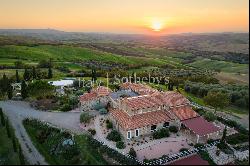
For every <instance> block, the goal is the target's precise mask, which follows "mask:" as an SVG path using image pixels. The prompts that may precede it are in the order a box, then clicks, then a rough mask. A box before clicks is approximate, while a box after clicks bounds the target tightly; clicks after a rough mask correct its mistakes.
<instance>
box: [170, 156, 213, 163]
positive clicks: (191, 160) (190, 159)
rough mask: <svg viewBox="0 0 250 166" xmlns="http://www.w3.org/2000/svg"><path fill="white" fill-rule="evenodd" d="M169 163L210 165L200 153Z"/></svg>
mask: <svg viewBox="0 0 250 166" xmlns="http://www.w3.org/2000/svg"><path fill="white" fill-rule="evenodd" d="M169 165H209V163H208V161H206V160H203V159H202V158H201V157H200V156H199V155H197V154H195V155H193V156H190V157H187V158H184V159H181V160H178V161H175V162H173V163H170V164H169Z"/></svg>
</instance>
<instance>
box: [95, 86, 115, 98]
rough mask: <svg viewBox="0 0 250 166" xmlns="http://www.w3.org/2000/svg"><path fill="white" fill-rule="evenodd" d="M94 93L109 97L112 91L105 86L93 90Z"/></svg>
mask: <svg viewBox="0 0 250 166" xmlns="http://www.w3.org/2000/svg"><path fill="white" fill-rule="evenodd" d="M91 92H92V93H96V94H97V95H98V96H108V95H109V94H110V93H111V92H112V90H111V89H109V88H107V87H105V86H98V87H96V88H94V89H92V90H91Z"/></svg>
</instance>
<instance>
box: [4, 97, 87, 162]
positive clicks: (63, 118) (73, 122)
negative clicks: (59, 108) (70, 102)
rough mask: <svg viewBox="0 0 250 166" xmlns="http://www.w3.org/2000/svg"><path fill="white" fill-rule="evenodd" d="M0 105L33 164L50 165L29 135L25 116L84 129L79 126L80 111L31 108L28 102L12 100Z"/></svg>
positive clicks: (77, 129) (58, 125)
mask: <svg viewBox="0 0 250 166" xmlns="http://www.w3.org/2000/svg"><path fill="white" fill-rule="evenodd" d="M0 107H1V108H2V109H3V112H4V113H5V114H6V115H7V116H8V118H9V120H10V123H11V124H12V126H13V128H14V129H15V134H16V137H17V138H18V140H19V142H20V144H21V147H22V149H23V153H24V155H25V157H26V159H27V160H28V162H29V163H30V164H32V165H40V164H41V165H48V163H46V161H45V159H44V157H43V156H42V155H41V154H40V153H39V152H38V150H37V149H36V148H35V146H34V145H33V143H32V141H31V139H30V137H29V136H28V133H27V132H26V130H25V128H24V126H23V124H22V121H23V120H24V119H25V118H34V119H38V120H40V121H44V122H48V123H51V124H52V125H55V126H57V127H59V128H62V129H65V130H69V131H71V132H75V133H81V132H83V130H82V129H81V128H80V127H79V123H80V120H79V116H80V113H79V112H77V113H75V112H74V113H73V112H44V111H38V110H35V109H34V108H31V107H30V105H29V103H27V102H23V101H10V100H8V101H0Z"/></svg>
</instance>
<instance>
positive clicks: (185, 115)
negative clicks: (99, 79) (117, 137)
mask: <svg viewBox="0 0 250 166" xmlns="http://www.w3.org/2000/svg"><path fill="white" fill-rule="evenodd" d="M80 102H81V108H82V110H87V109H93V106H94V105H95V104H102V105H106V106H107V105H109V107H108V117H109V119H110V120H111V121H112V122H113V124H114V125H115V128H116V129H117V130H119V131H120V132H121V133H122V135H123V136H124V137H125V138H127V139H131V138H137V137H140V136H145V135H150V134H151V133H152V132H154V131H156V130H158V129H160V128H168V127H169V126H176V127H177V128H178V129H183V130H185V132H186V133H187V134H188V135H190V136H191V137H192V138H193V141H194V142H197V143H198V142H205V141H206V140H207V139H209V138H216V137H217V136H218V135H219V132H220V131H219V130H220V129H219V128H218V127H216V126H215V125H214V124H213V123H210V122H207V121H206V120H205V119H203V118H202V117H201V116H200V115H199V114H198V113H196V112H195V111H194V110H193V109H192V107H191V106H190V102H189V100H187V99H186V98H185V97H184V96H183V95H181V94H180V93H178V92H175V91H168V92H159V91H157V90H155V89H153V88H151V87H149V86H147V85H143V84H135V83H129V82H128V83H124V84H122V85H121V86H120V90H119V91H117V92H112V91H111V90H110V89H108V88H106V87H98V88H94V89H93V90H92V91H91V92H90V93H85V94H84V95H82V96H81V97H80Z"/></svg>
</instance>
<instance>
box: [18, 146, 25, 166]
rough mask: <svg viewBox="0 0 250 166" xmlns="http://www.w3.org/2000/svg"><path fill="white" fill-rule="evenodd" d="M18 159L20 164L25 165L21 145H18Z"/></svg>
mask: <svg viewBox="0 0 250 166" xmlns="http://www.w3.org/2000/svg"><path fill="white" fill-rule="evenodd" d="M18 149H19V161H20V165H25V161H24V156H23V151H22V148H21V146H20V145H19V148H18Z"/></svg>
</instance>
